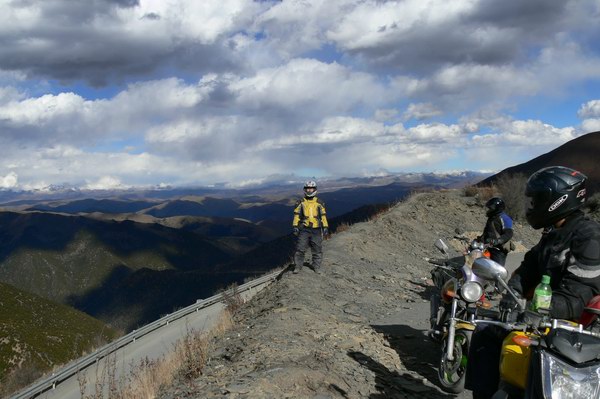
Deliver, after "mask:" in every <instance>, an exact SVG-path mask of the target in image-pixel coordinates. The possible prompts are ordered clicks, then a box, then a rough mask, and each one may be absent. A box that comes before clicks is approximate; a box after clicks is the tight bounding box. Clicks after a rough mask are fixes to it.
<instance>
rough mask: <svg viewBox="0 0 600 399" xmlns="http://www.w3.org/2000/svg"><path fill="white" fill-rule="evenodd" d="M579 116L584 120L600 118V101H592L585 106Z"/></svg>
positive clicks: (580, 110) (578, 113)
mask: <svg viewBox="0 0 600 399" xmlns="http://www.w3.org/2000/svg"><path fill="white" fill-rule="evenodd" d="M577 116H579V117H580V118H582V119H585V118H594V117H600V100H592V101H588V102H587V103H585V104H583V105H582V106H581V108H579V111H577Z"/></svg>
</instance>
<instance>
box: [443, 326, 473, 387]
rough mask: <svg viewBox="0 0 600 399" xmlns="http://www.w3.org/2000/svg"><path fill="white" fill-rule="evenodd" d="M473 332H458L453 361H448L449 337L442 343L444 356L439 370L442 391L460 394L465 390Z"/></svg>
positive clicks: (455, 339)
mask: <svg viewBox="0 0 600 399" xmlns="http://www.w3.org/2000/svg"><path fill="white" fill-rule="evenodd" d="M472 335H473V331H471V330H456V335H455V336H454V350H453V351H452V355H453V357H454V359H453V360H450V359H448V357H447V355H446V353H447V350H446V347H447V345H448V339H447V336H446V337H444V340H443V342H442V356H441V358H440V366H439V368H438V379H439V381H440V384H441V385H442V389H443V390H444V391H445V392H449V393H460V392H462V391H464V389H465V377H466V375H467V357H468V355H469V345H470V343H471V336H472Z"/></svg>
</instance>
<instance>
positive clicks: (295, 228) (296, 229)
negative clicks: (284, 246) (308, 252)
mask: <svg viewBox="0 0 600 399" xmlns="http://www.w3.org/2000/svg"><path fill="white" fill-rule="evenodd" d="M298 234H300V229H299V228H297V227H294V235H295V236H296V237H298Z"/></svg>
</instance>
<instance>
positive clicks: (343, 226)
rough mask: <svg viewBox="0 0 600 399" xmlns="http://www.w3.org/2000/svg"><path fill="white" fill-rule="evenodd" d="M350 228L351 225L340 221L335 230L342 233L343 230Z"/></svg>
mask: <svg viewBox="0 0 600 399" xmlns="http://www.w3.org/2000/svg"><path fill="white" fill-rule="evenodd" d="M349 228H350V225H349V224H348V223H345V222H344V223H340V224H338V225H337V227H336V228H335V232H336V233H341V232H342V231H346V230H348V229H349Z"/></svg>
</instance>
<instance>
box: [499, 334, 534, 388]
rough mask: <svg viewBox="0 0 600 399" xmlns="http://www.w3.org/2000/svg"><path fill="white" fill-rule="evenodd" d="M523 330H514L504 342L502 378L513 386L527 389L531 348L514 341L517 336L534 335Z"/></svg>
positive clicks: (501, 359)
mask: <svg viewBox="0 0 600 399" xmlns="http://www.w3.org/2000/svg"><path fill="white" fill-rule="evenodd" d="M532 335H533V334H529V333H525V332H522V331H512V332H511V333H510V334H508V336H507V337H506V338H505V339H504V341H503V342H502V352H501V354H500V378H501V379H502V380H503V381H504V382H506V383H508V384H510V385H513V386H516V387H518V388H520V389H525V387H526V386H527V374H528V371H529V362H530V360H531V348H530V347H522V346H519V345H517V344H516V343H515V342H514V341H513V337H515V336H532Z"/></svg>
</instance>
